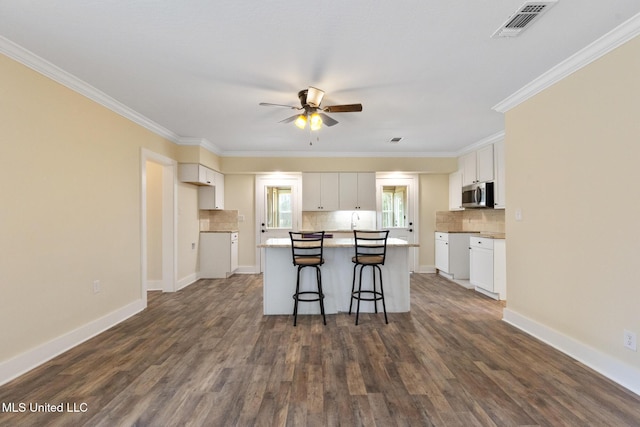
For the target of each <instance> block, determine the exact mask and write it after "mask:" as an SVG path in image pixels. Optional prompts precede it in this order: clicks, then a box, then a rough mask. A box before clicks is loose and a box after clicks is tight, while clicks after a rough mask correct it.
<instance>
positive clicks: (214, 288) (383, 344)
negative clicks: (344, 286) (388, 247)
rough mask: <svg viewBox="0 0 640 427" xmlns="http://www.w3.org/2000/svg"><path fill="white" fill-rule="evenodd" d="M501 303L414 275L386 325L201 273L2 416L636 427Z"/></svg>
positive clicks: (43, 371)
mask: <svg viewBox="0 0 640 427" xmlns="http://www.w3.org/2000/svg"><path fill="white" fill-rule="evenodd" d="M292 286H293V284H292ZM387 286H392V285H391V284H387ZM292 289H293V288H292ZM501 314H502V304H501V303H499V302H497V301H493V300H491V299H488V298H486V297H483V296H481V295H479V294H478V293H476V292H474V291H470V290H467V289H464V288H462V287H460V286H458V285H456V284H454V283H452V282H449V281H447V280H445V279H443V278H440V277H438V276H435V275H431V274H414V275H413V276H412V279H411V313H404V314H396V313H390V314H389V324H388V325H385V324H384V318H383V316H382V315H381V314H379V315H375V314H362V315H361V317H360V325H359V326H355V325H354V317H353V316H351V317H350V316H348V315H347V314H337V315H329V316H327V325H326V326H323V325H322V318H321V317H320V316H299V318H298V326H297V327H293V325H292V321H293V319H292V317H291V316H263V315H262V277H261V276H260V275H236V276H233V277H231V278H229V279H226V280H222V279H216V280H202V281H199V282H197V283H195V284H193V285H191V286H189V287H187V288H185V289H183V290H182V291H180V292H177V293H175V294H163V293H151V294H150V295H149V307H148V309H147V310H145V311H144V312H142V313H140V314H138V315H136V316H134V317H132V318H131V319H129V320H127V321H125V322H123V323H122V324H120V325H118V326H116V327H114V328H111V329H110V330H108V331H106V332H104V333H103V334H101V335H99V336H98V337H96V338H94V339H92V340H90V341H88V342H86V343H84V344H82V345H80V346H78V347H76V348H74V349H72V350H70V351H68V352H66V353H65V354H63V355H61V356H59V357H57V358H55V359H54V360H52V361H50V362H48V363H46V364H44V365H42V366H40V367H38V368H36V369H34V370H33V371H31V372H29V373H27V374H25V375H23V376H22V377H20V378H18V379H16V380H14V381H12V382H11V383H9V384H6V385H4V386H3V387H0V404H3V405H6V404H8V403H14V404H15V409H16V410H18V409H19V404H20V403H24V404H25V405H26V412H24V413H11V412H3V413H0V425H2V426H49V425H51V426H69V425H73V426H81V425H86V426H109V427H111V426H134V425H135V426H172V425H193V426H200V425H207V426H235V425H238V426H254V425H256V426H337V425H346V426H396V425H397V426H408V425H412V426H432V425H433V426H465V427H467V426H536V425H539V426H638V425H640V397H638V396H637V395H635V394H633V393H631V392H629V391H627V390H625V389H624V388H622V387H620V386H618V385H616V384H614V383H613V382H611V381H609V380H607V379H605V378H603V377H602V376H600V375H599V374H597V373H594V372H593V371H591V370H589V369H588V368H586V367H584V366H582V365H581V364H579V363H577V362H576V361H574V360H572V359H571V358H569V357H567V356H565V355H563V354H561V353H559V352H557V351H555V350H554V349H552V348H550V347H549V346H547V345H545V344H543V343H541V342H539V341H537V340H535V339H533V338H531V337H529V336H527V335H526V334H524V333H522V332H520V331H518V330H516V329H515V328H513V327H511V326H510V325H508V324H506V323H504V322H502V321H501V320H500V319H501ZM35 403H39V404H50V405H58V404H60V403H63V404H65V405H66V404H67V403H68V404H70V405H74V404H75V405H76V407H77V408H78V410H81V409H86V412H63V413H57V412H42V411H41V412H31V411H30V408H29V405H30V404H35ZM82 404H85V405H86V406H81V405H82ZM6 408H7V407H6V406H5V409H6ZM71 408H73V406H71ZM65 409H66V408H65Z"/></svg>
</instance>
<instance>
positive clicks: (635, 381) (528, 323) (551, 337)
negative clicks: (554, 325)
mask: <svg viewBox="0 0 640 427" xmlns="http://www.w3.org/2000/svg"><path fill="white" fill-rule="evenodd" d="M502 314H503V317H502V320H503V321H505V322H507V323H509V324H511V325H513V326H515V327H516V328H518V329H520V330H522V331H524V332H526V333H527V334H529V335H532V336H534V337H536V338H538V339H539V340H541V341H543V342H545V343H547V344H549V345H550V346H551V347H553V348H555V349H557V350H559V351H561V352H563V353H565V354H566V355H568V356H571V357H573V358H574V359H576V360H577V361H579V362H581V363H583V364H585V365H587V366H588V367H590V368H591V369H593V370H594V371H597V372H599V373H600V374H602V375H604V376H605V377H607V378H609V379H610V380H611V381H614V382H616V383H618V384H620V385H621V386H623V387H625V388H627V389H629V390H630V391H632V392H634V393H635V394H638V395H640V370H638V369H637V368H635V367H633V366H631V365H629V364H627V363H624V362H622V361H620V360H619V359H616V358H614V357H612V356H610V355H608V354H605V353H602V352H601V351H599V350H597V349H595V348H593V347H589V346H588V345H586V344H584V343H581V342H579V341H576V340H575V339H573V338H571V337H569V336H567V335H564V334H562V333H560V332H558V331H556V330H554V329H551V328H549V327H548V326H545V325H542V324H540V323H538V322H536V321H535V320H533V319H530V318H528V317H526V316H523V315H521V314H519V313H517V312H515V311H513V310H509V309H508V308H505V309H504V310H503V312H502Z"/></svg>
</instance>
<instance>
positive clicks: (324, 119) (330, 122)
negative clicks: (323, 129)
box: [318, 113, 338, 126]
mask: <svg viewBox="0 0 640 427" xmlns="http://www.w3.org/2000/svg"><path fill="white" fill-rule="evenodd" d="M318 115H319V116H320V117H322V124H325V125H327V126H333V125H337V124H338V121H337V120H336V119H333V118H331V117H329V116H327V115H326V114H325V113H318Z"/></svg>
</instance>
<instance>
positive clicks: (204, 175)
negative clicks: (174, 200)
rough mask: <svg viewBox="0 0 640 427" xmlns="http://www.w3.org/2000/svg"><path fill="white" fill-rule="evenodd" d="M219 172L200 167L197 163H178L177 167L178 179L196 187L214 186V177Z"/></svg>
mask: <svg viewBox="0 0 640 427" xmlns="http://www.w3.org/2000/svg"><path fill="white" fill-rule="evenodd" d="M216 174H217V175H222V174H220V173H219V172H216V171H214V170H213V169H209V168H208V167H206V166H202V165H200V164H198V163H180V164H179V165H178V179H179V180H180V181H181V182H188V183H190V184H196V185H216V182H215V180H216V176H217V175H216Z"/></svg>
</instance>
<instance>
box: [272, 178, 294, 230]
mask: <svg viewBox="0 0 640 427" xmlns="http://www.w3.org/2000/svg"><path fill="white" fill-rule="evenodd" d="M266 200H267V228H292V224H293V220H292V219H293V217H292V211H291V187H267V197H266Z"/></svg>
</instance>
